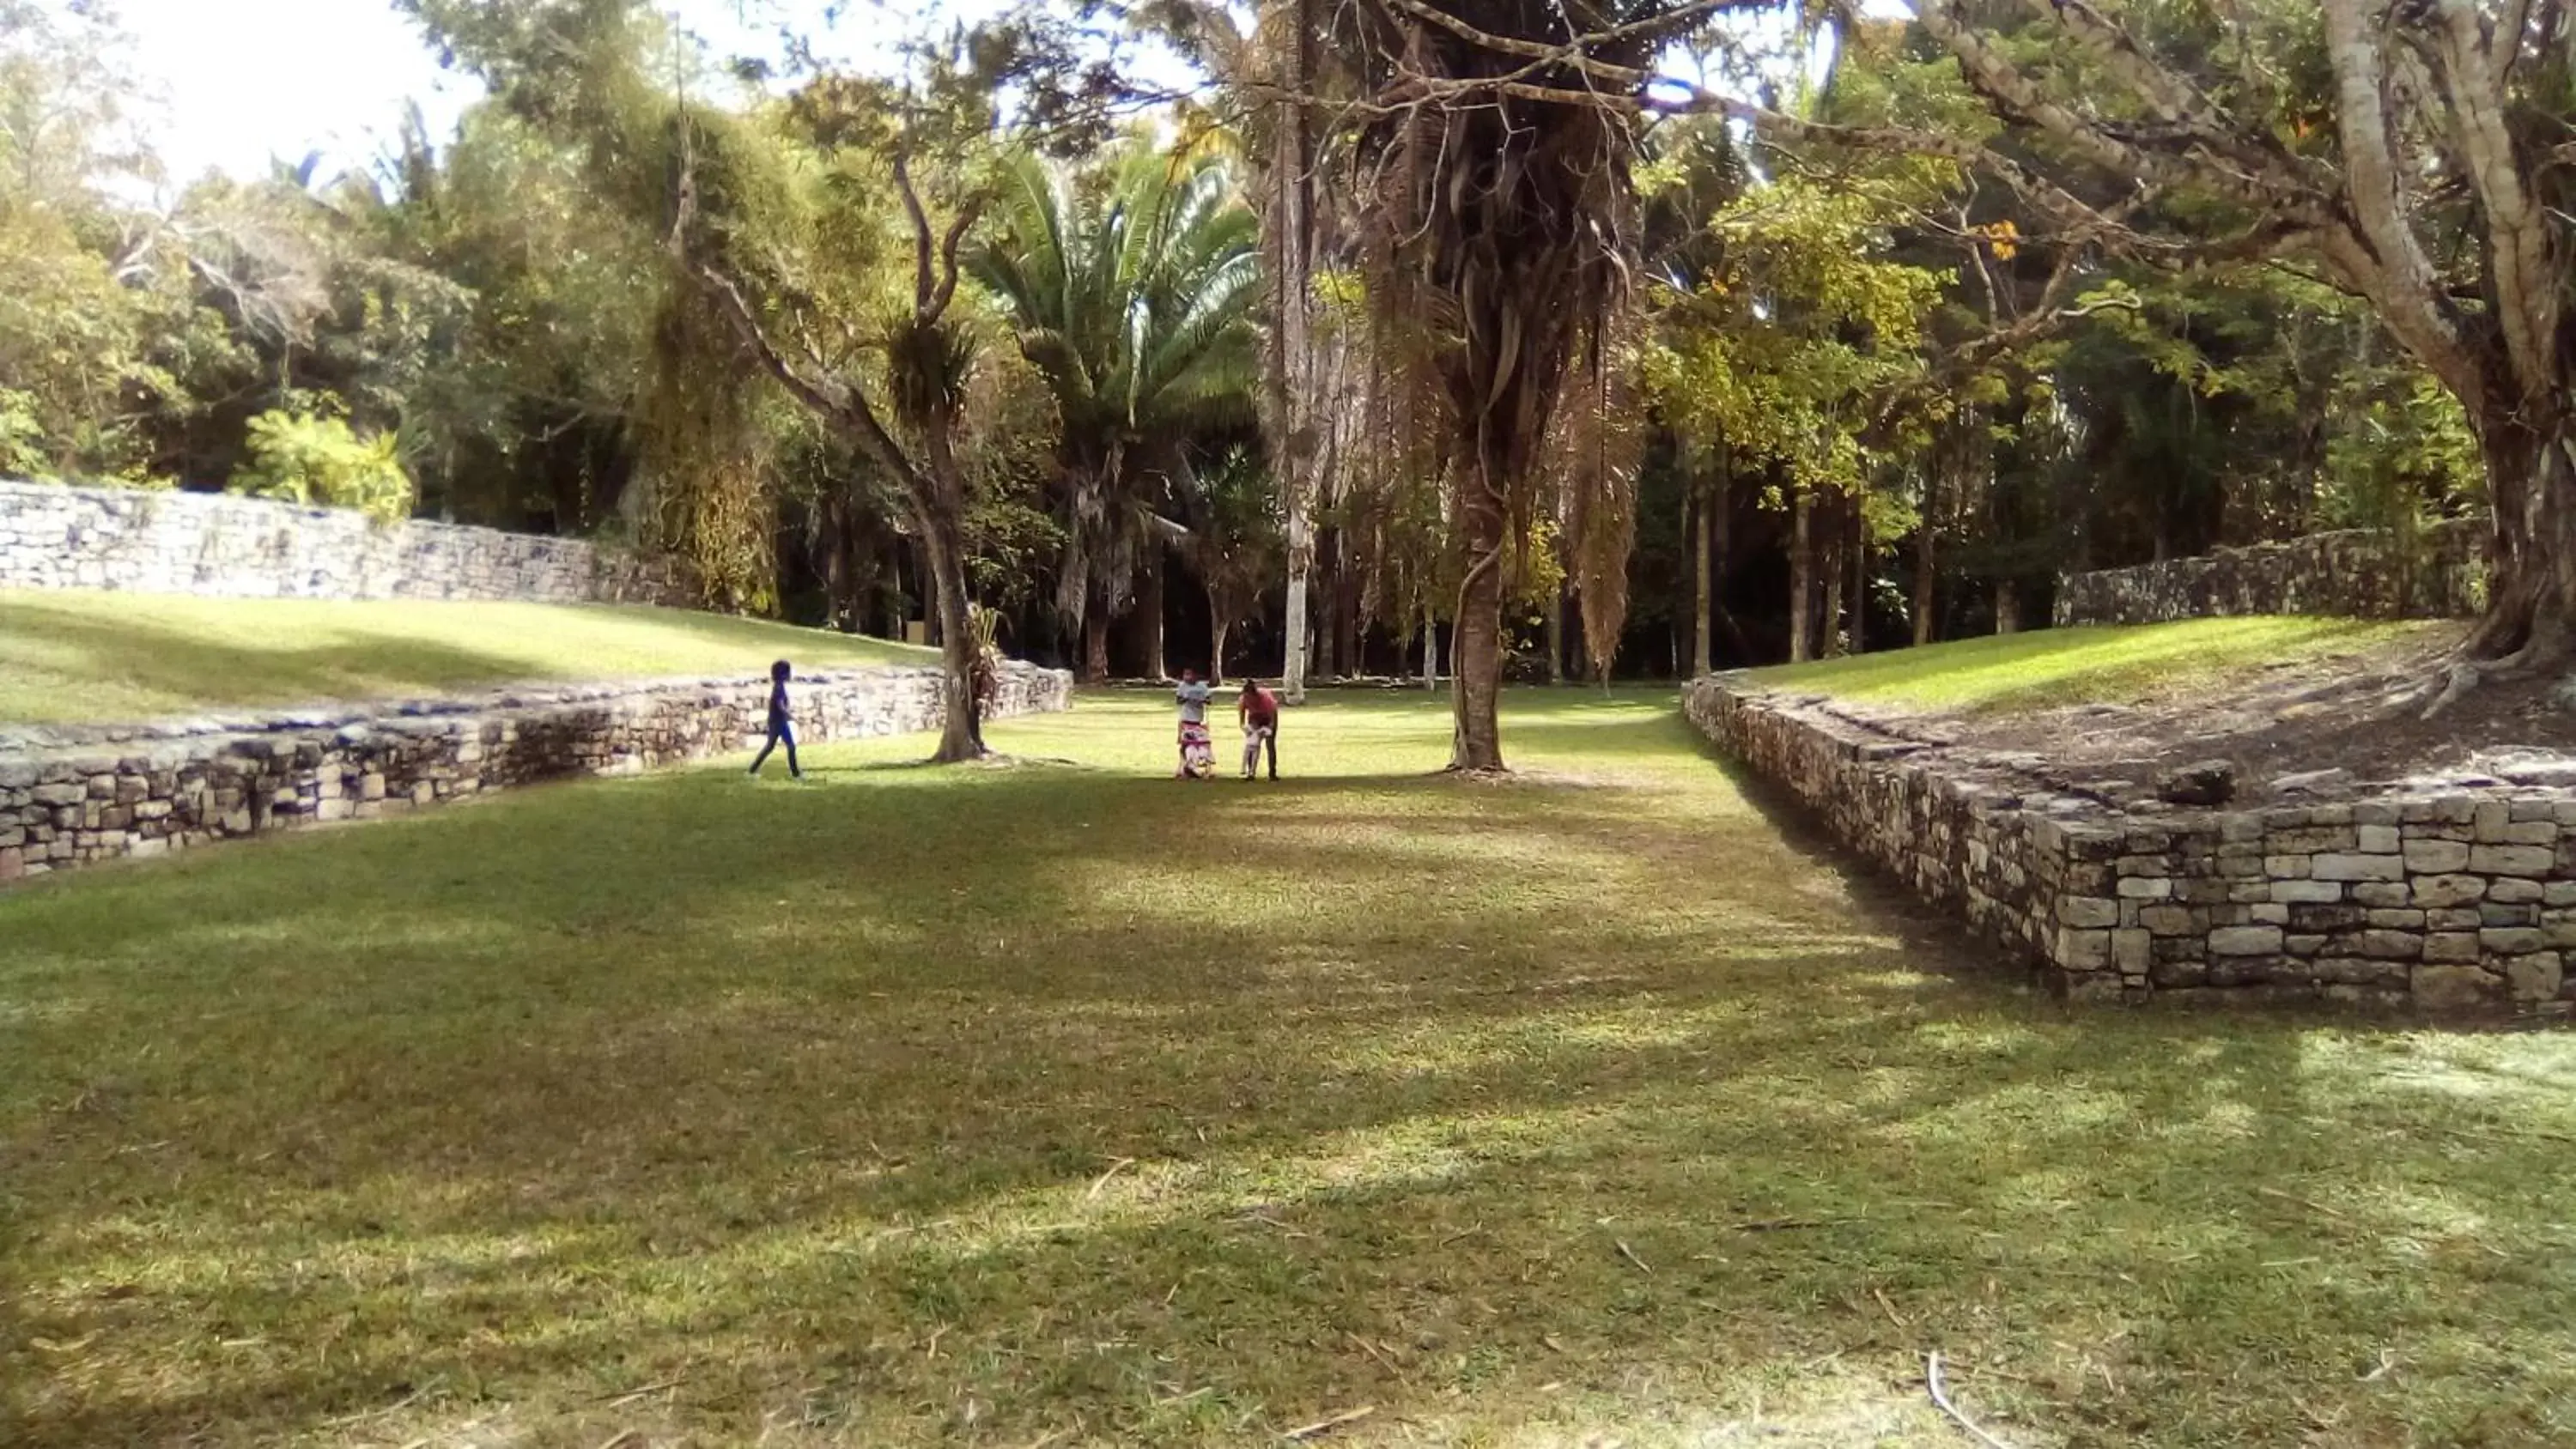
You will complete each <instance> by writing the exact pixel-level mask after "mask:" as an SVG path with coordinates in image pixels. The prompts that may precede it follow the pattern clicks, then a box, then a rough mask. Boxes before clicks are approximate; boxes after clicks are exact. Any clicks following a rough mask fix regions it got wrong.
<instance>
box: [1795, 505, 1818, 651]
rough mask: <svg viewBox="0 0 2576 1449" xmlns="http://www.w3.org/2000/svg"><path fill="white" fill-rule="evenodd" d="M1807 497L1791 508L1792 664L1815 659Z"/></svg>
mask: <svg viewBox="0 0 2576 1449" xmlns="http://www.w3.org/2000/svg"><path fill="white" fill-rule="evenodd" d="M1808 513H1809V509H1808V507H1807V494H1806V491H1805V490H1804V489H1800V490H1798V492H1797V495H1796V497H1795V499H1794V500H1793V501H1792V502H1791V503H1790V505H1789V662H1790V663H1792V664H1804V663H1806V662H1807V661H1808V660H1810V659H1813V658H1815V657H1816V649H1815V628H1816V580H1815V548H1814V542H1815V540H1814V537H1813V533H1814V530H1813V529H1812V528H1811V527H1810V525H1809V521H1808V516H1807V515H1808Z"/></svg>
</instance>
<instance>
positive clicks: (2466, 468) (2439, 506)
mask: <svg viewBox="0 0 2576 1449" xmlns="http://www.w3.org/2000/svg"><path fill="white" fill-rule="evenodd" d="M2340 423H2341V426H2340V427H2339V428H2338V430H2337V432H2336V435H2335V438H2334V441H2333V442H2331V443H2329V444H2327V445H2326V477H2327V480H2328V482H2327V487H2326V488H2325V490H2324V491H2323V493H2322V495H2321V497H2320V499H2319V517H2320V520H2321V521H2322V522H2324V523H2326V524H2327V525H2329V526H2331V527H2336V528H2390V529H2396V530H2399V531H2401V532H2411V531H2412V530H2413V529H2414V528H2416V527H2418V526H2420V525H2421V524H2423V523H2425V522H2427V521H2429V520H2431V519H2433V518H2437V517H2446V516H2454V515H2457V514H2459V513H2461V512H2463V511H2465V510H2466V509H2467V508H2468V507H2470V506H2472V505H2475V504H2479V503H2482V502H2483V496H2484V493H2485V488H2486V469H2485V467H2484V464H2483V463H2482V461H2481V459H2480V455H2479V452H2478V440H2477V435H2476V434H2475V433H2473V432H2471V431H2470V429H2469V420H2468V415H2467V414H2466V413H2464V412H2463V411H2462V410H2461V408H2460V402H2459V399H2458V398H2455V397H2453V396H2452V395H2451V394H2450V393H2449V392H2447V391H2445V390H2444V389H2443V388H2442V387H2441V385H2440V384H2438V383H2436V382H2434V381H2433V380H2432V379H2431V378H2429V377H2422V376H2416V377H2412V378H2407V379H2404V380H2403V381H2402V382H2401V383H2400V385H2399V386H2397V387H2394V388H2387V389H2382V390H2380V391H2379V392H2378V394H2377V395H2376V396H2364V397H2360V398H2356V399H2353V400H2352V403H2351V405H2350V406H2349V408H2348V410H2347V411H2345V412H2344V413H2343V415H2342V417H2341V419H2340Z"/></svg>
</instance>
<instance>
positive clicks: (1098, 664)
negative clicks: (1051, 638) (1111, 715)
mask: <svg viewBox="0 0 2576 1449" xmlns="http://www.w3.org/2000/svg"><path fill="white" fill-rule="evenodd" d="M1082 677H1083V681H1084V682H1085V683H1087V684H1102V683H1105V682H1107V681H1108V678H1109V611H1108V610H1107V609H1104V608H1102V607H1101V606H1100V602H1099V601H1098V600H1096V599H1095V600H1093V601H1092V602H1091V604H1090V605H1089V606H1088V607H1086V608H1085V609H1084V610H1083V611H1082Z"/></svg>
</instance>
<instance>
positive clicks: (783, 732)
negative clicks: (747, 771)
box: [751, 659, 805, 780]
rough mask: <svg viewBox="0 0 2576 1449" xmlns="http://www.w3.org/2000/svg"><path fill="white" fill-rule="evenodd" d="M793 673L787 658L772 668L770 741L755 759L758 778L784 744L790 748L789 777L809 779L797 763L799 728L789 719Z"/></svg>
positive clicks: (752, 766) (770, 671)
mask: <svg viewBox="0 0 2576 1449" xmlns="http://www.w3.org/2000/svg"><path fill="white" fill-rule="evenodd" d="M792 672H793V671H791V670H790V669H789V668H788V667H787V661H786V660H784V659H781V660H779V661H778V662H777V663H775V664H773V665H771V666H769V739H768V740H767V742H765V743H763V744H762V745H761V747H760V753H759V754H758V755H755V756H753V757H752V761H751V773H753V774H754V775H757V774H759V773H760V767H761V766H763V765H765V764H768V763H769V752H770V751H771V750H774V749H777V748H778V747H779V746H780V745H782V744H783V745H785V746H787V777H788V778H789V779H791V780H802V779H804V778H805V772H804V771H803V770H802V769H799V768H798V767H797V764H796V729H795V725H794V722H793V721H792V720H790V719H789V718H788V710H787V676H788V675H789V674H790V673H792Z"/></svg>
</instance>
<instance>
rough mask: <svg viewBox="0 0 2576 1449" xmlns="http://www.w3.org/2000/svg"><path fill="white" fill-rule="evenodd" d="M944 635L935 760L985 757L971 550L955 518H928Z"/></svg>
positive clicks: (925, 523) (949, 761)
mask: <svg viewBox="0 0 2576 1449" xmlns="http://www.w3.org/2000/svg"><path fill="white" fill-rule="evenodd" d="M922 523H923V528H922V534H923V536H924V541H925V542H926V543H927V544H928V545H929V552H930V572H931V579H932V584H933V592H934V593H936V594H937V596H938V598H937V604H938V612H939V639H940V661H939V662H940V679H939V693H940V703H941V705H942V715H941V719H940V724H939V752H938V753H937V754H935V755H932V756H931V757H930V758H931V762H932V763H933V764H941V765H948V764H955V763H957V762H959V761H961V760H980V759H982V758H983V757H984V720H983V703H982V701H980V700H978V699H977V698H976V697H975V630H974V628H973V627H972V625H970V624H969V623H968V621H967V617H966V609H967V600H966V550H965V547H964V544H963V541H962V530H960V529H959V527H958V525H957V521H956V520H955V519H953V518H925V519H923V520H922Z"/></svg>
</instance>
